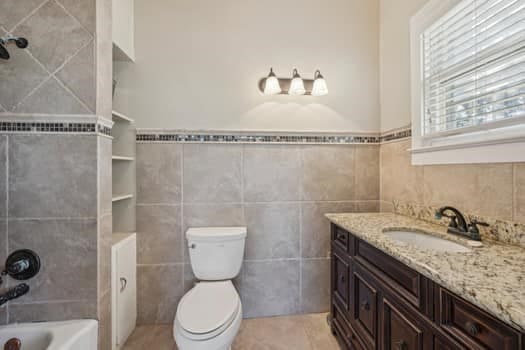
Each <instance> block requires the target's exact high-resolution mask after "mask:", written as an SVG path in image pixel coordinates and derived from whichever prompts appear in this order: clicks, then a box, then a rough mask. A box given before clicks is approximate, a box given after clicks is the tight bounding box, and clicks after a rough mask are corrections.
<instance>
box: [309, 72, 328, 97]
mask: <svg viewBox="0 0 525 350" xmlns="http://www.w3.org/2000/svg"><path fill="white" fill-rule="evenodd" d="M312 95H313V96H324V95H328V86H327V85H326V80H324V77H323V76H322V75H321V72H320V71H316V72H315V75H314V86H313V88H312Z"/></svg>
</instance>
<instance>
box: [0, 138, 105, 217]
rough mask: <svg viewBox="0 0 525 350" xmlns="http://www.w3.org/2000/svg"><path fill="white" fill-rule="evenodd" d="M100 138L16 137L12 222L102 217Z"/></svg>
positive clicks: (12, 145) (11, 153)
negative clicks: (99, 213)
mask: <svg viewBox="0 0 525 350" xmlns="http://www.w3.org/2000/svg"><path fill="white" fill-rule="evenodd" d="M96 150H97V138H96V137H95V136H79V135H51V136H47V135H14V136H10V139H9V162H10V164H9V216H10V217H29V218H37V217H40V218H42V217H47V218H58V217H62V218H72V217H92V218H96V216H97V159H96V158H97V151H96Z"/></svg>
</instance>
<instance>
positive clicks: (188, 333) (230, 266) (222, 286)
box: [173, 227, 246, 350]
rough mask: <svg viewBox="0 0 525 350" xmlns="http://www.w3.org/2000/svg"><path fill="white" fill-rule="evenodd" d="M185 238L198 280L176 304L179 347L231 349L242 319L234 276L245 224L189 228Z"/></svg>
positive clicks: (187, 349)
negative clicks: (240, 225)
mask: <svg viewBox="0 0 525 350" xmlns="http://www.w3.org/2000/svg"><path fill="white" fill-rule="evenodd" d="M186 239H187V243H188V247H189V252H190V261H191V267H192V269H193V273H194V274H195V276H196V277H197V278H198V279H199V282H198V283H197V284H196V285H195V287H193V288H192V289H191V290H190V291H189V292H188V293H186V294H185V295H184V296H183V297H182V299H181V301H180V303H179V305H178V307H177V314H176V315H175V322H174V325H173V334H174V336H175V341H176V342H177V346H178V348H179V350H228V349H230V346H231V344H232V343H233V340H234V339H235V336H236V335H237V332H238V331H239V328H240V326H241V320H242V305H241V299H240V298H239V294H238V293H237V291H236V290H235V287H234V286H233V284H232V281H231V280H232V279H233V278H235V276H237V275H238V274H239V271H240V270H241V264H242V260H243V256H244V242H245V240H246V227H200V228H190V229H188V231H187V232H186Z"/></svg>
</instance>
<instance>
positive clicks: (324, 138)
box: [136, 128, 412, 145]
mask: <svg viewBox="0 0 525 350" xmlns="http://www.w3.org/2000/svg"><path fill="white" fill-rule="evenodd" d="M411 134H412V131H411V129H410V128H404V129H397V130H395V131H391V132H386V133H384V134H382V135H379V134H375V135H374V134H370V135H363V134H356V135H348V134H346V135H326V134H313V133H308V134H300V133H293V134H292V133H290V134H286V133H275V134H271V133H266V132H265V133H257V132H253V133H248V132H246V133H244V132H241V133H235V132H229V133H225V132H217V133H213V132H209V133H199V132H191V131H182V130H174V131H170V130H154V131H152V130H146V129H142V130H141V129H138V130H137V136H136V140H137V142H141V143H151V142H171V143H245V144H253V143H255V144H268V143H270V144H271V143H274V144H332V145H333V144H380V143H382V142H388V141H394V140H398V139H403V138H407V137H410V136H411Z"/></svg>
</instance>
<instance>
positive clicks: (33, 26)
mask: <svg viewBox="0 0 525 350" xmlns="http://www.w3.org/2000/svg"><path fill="white" fill-rule="evenodd" d="M16 32H17V35H19V36H23V37H25V38H31V46H30V47H28V49H27V50H29V51H30V52H31V54H32V55H33V56H34V57H35V58H36V59H38V60H39V61H40V62H41V63H42V64H43V65H44V67H46V69H47V70H49V71H50V72H54V71H55V70H56V69H58V68H59V67H60V66H61V65H62V64H64V63H65V62H66V61H67V60H68V59H70V58H71V57H73V56H74V55H75V54H76V53H77V52H78V51H79V50H80V49H81V48H82V47H84V46H85V45H86V44H87V43H88V42H90V41H92V40H93V36H92V35H91V34H89V33H88V32H87V31H86V30H85V29H84V28H83V27H82V26H81V25H80V23H79V22H78V21H77V20H76V19H75V18H73V17H71V16H70V15H69V14H68V13H67V12H66V11H65V10H64V9H63V8H62V7H61V6H59V5H58V4H57V3H56V2H55V1H48V2H46V3H45V4H44V5H43V6H42V7H40V8H39V9H38V10H37V11H36V12H35V13H34V14H32V15H31V16H30V17H29V18H28V19H27V20H25V21H24V22H23V23H22V24H20V25H19V26H17V28H16ZM66 33H67V40H65V39H66V38H65V36H66ZM92 69H94V65H93V67H92Z"/></svg>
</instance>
